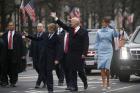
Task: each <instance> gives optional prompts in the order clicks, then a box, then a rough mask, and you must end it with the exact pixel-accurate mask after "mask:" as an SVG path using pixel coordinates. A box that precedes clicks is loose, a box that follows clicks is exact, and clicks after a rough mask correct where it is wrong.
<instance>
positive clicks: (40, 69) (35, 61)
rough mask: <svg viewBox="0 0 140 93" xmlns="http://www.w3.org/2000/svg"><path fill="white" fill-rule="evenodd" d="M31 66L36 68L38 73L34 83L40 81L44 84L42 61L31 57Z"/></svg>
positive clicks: (37, 83)
mask: <svg viewBox="0 0 140 93" xmlns="http://www.w3.org/2000/svg"><path fill="white" fill-rule="evenodd" d="M33 67H34V69H35V70H36V72H37V73H38V78H37V81H36V85H40V84H41V82H43V83H44V84H46V80H45V78H44V77H45V76H44V75H45V73H44V71H45V70H44V65H43V64H42V63H40V62H39V58H33Z"/></svg>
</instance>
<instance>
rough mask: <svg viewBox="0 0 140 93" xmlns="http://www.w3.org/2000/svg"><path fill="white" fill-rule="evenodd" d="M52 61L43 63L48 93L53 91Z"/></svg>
mask: <svg viewBox="0 0 140 93" xmlns="http://www.w3.org/2000/svg"><path fill="white" fill-rule="evenodd" d="M53 62H54V61H46V63H45V79H46V83H47V89H48V91H53V68H54V64H53Z"/></svg>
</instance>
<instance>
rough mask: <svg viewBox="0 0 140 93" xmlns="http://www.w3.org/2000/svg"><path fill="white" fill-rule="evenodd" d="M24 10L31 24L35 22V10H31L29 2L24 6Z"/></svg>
mask: <svg viewBox="0 0 140 93" xmlns="http://www.w3.org/2000/svg"><path fill="white" fill-rule="evenodd" d="M24 8H25V10H26V12H27V13H28V15H29V17H30V19H31V20H32V21H33V22H35V20H36V17H35V10H34V8H33V6H32V3H31V2H29V3H28V4H27V5H25V7H24Z"/></svg>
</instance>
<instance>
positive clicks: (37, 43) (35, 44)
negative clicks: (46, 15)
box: [29, 32, 45, 60]
mask: <svg viewBox="0 0 140 93" xmlns="http://www.w3.org/2000/svg"><path fill="white" fill-rule="evenodd" d="M30 38H31V40H32V41H31V45H30V52H29V56H30V57H32V58H34V59H37V60H38V59H39V57H40V54H41V49H42V45H43V43H44V41H43V38H45V32H43V34H42V35H41V36H40V38H42V40H41V39H40V40H37V34H34V35H33V36H32V37H30Z"/></svg>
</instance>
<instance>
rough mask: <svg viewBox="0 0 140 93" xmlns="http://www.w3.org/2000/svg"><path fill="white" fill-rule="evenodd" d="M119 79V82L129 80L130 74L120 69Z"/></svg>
mask: <svg viewBox="0 0 140 93" xmlns="http://www.w3.org/2000/svg"><path fill="white" fill-rule="evenodd" d="M119 80H120V81H121V82H129V80H130V74H129V73H126V72H124V71H120V72H119Z"/></svg>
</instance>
